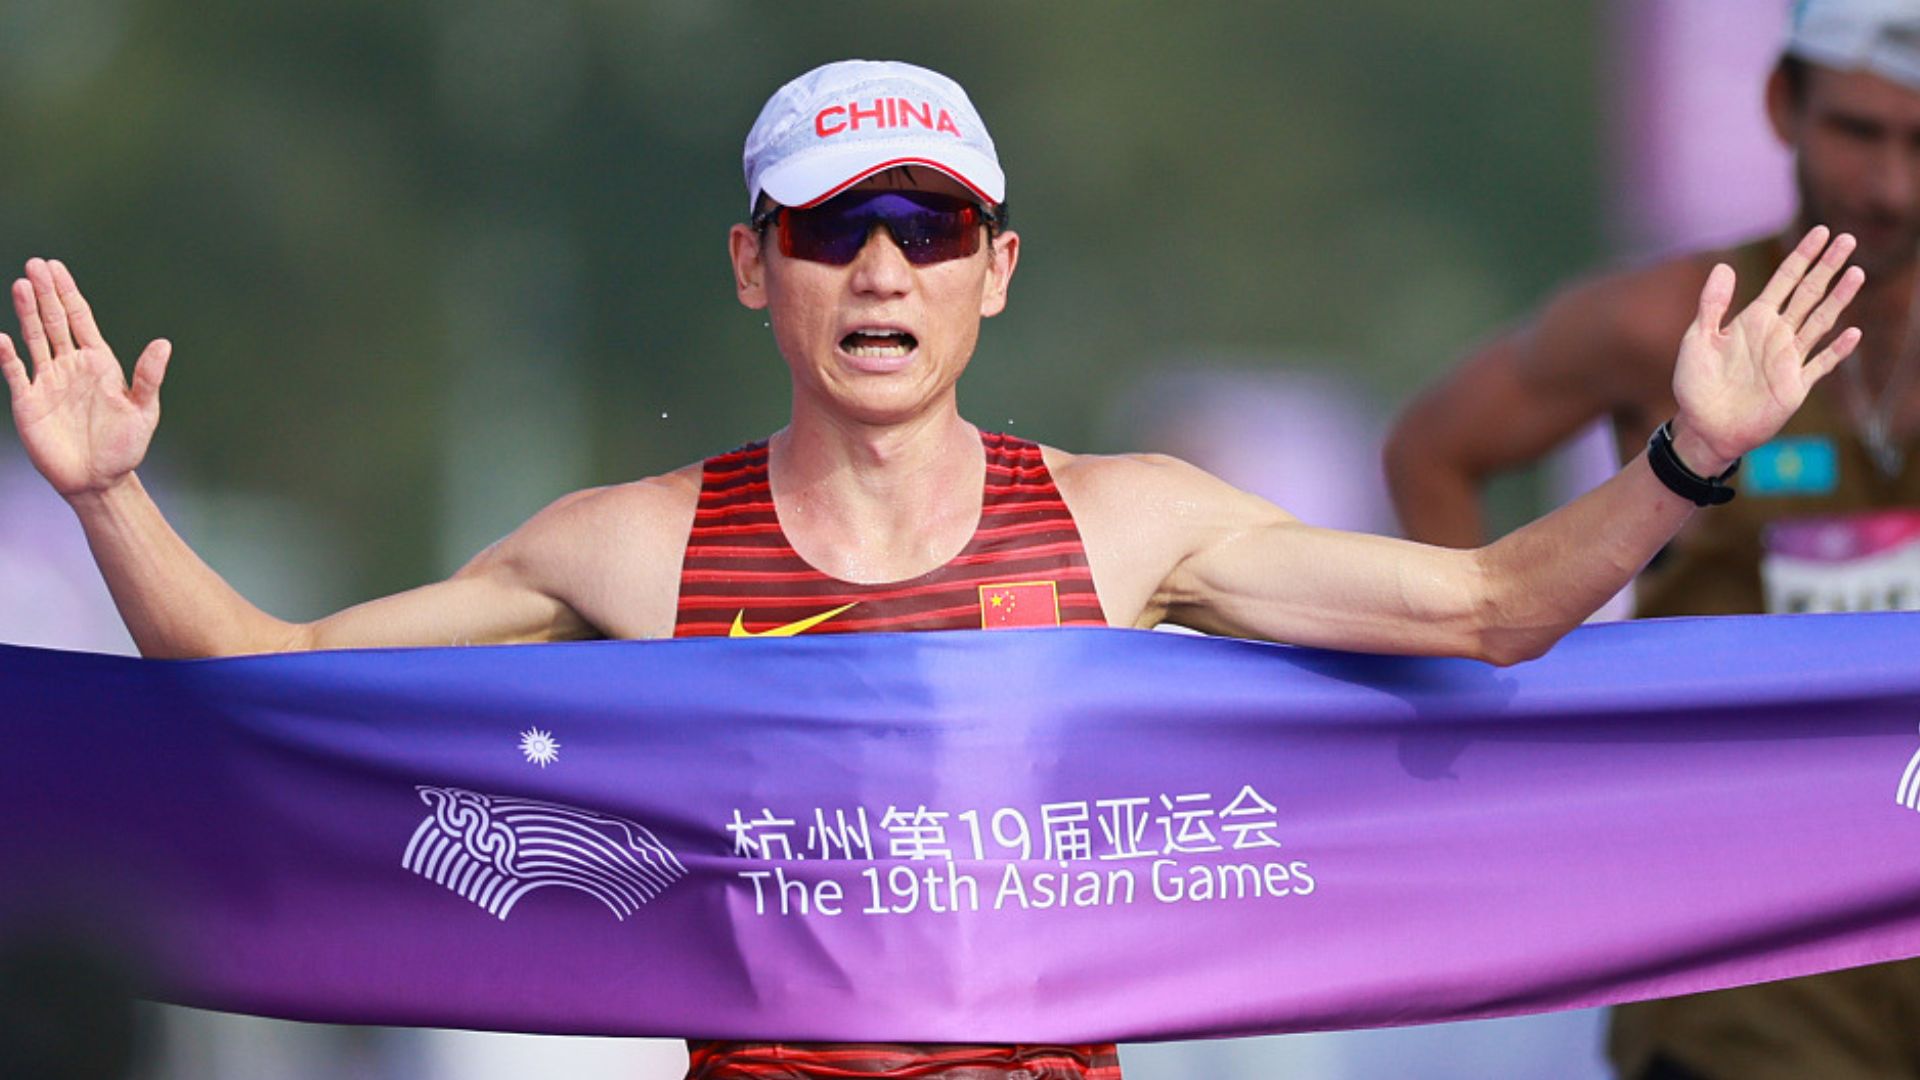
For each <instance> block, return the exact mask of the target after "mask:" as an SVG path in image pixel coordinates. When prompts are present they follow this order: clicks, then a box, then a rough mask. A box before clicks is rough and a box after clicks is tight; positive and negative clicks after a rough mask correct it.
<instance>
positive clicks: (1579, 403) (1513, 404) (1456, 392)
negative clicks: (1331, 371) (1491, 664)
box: [1384, 260, 1708, 547]
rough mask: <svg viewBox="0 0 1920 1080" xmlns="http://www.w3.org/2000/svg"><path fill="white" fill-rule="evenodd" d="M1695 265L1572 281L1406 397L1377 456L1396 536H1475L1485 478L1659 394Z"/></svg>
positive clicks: (1694, 283)
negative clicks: (1533, 314) (1398, 529)
mask: <svg viewBox="0 0 1920 1080" xmlns="http://www.w3.org/2000/svg"><path fill="white" fill-rule="evenodd" d="M1707 269H1708V268H1707V267H1706V266H1704V265H1698V264H1697V263H1696V261H1694V260H1686V261H1681V262H1674V263H1668V264H1664V265H1662V266H1658V267H1654V268H1652V269H1649V270H1641V271H1636V272H1633V273H1630V274H1623V275H1617V276H1614V277H1610V278H1603V279H1599V280H1596V281H1591V282H1587V283H1584V284H1582V285H1579V286H1577V287H1575V288H1573V289H1570V290H1568V291H1567V292H1566V293H1564V294H1562V295H1561V296H1559V297H1557V298H1555V299H1554V300H1553V302H1551V303H1550V304H1548V305H1547V307H1546V308H1545V309H1544V310H1543V311H1542V312H1541V313H1540V314H1539V316H1538V317H1537V318H1536V319H1535V320H1533V321H1532V322H1531V323H1530V324H1528V325H1526V326H1523V327H1521V328H1519V329H1516V330H1514V331H1511V332H1509V333H1507V334H1504V335H1502V336H1501V337H1499V338H1497V339H1495V340H1494V341H1492V342H1490V343H1489V344H1487V345H1485V346H1483V347H1482V348H1480V349H1479V350H1478V351H1476V352H1475V353H1473V354H1472V355H1471V356H1469V357H1468V358H1467V359H1466V360H1464V361H1463V362H1462V363H1461V364H1460V365H1459V366H1458V367H1457V368H1455V369H1454V370H1453V371H1451V372H1449V373H1448V374H1447V375H1446V376H1445V377H1444V378H1442V379H1441V380H1440V381H1439V382H1437V383H1435V384H1434V385H1433V386H1432V387H1430V388H1429V389H1427V390H1426V391H1425V392H1424V393H1423V394H1421V395H1420V397H1418V398H1416V399H1415V400H1414V402H1413V403H1412V404H1411V405H1409V406H1408V407H1407V409H1406V410H1405V411H1404V412H1403V413H1402V414H1401V416H1400V418H1399V419H1398V421H1396V423H1395V425H1394V430H1393V432H1392V433H1391V434H1390V435H1389V436H1388V440H1387V445H1386V450H1385V455H1384V457H1385V464H1386V473H1387V484H1388V487H1389V488H1390V490H1391V491H1392V494H1393V503H1394V508H1395V510H1396V511H1397V512H1398V513H1399V515H1400V523H1401V526H1402V528H1403V529H1404V530H1405V532H1406V535H1407V536H1409V537H1410V538H1412V539H1415V540H1420V541H1423V542H1425V543H1430V544H1444V545H1446V546H1448V547H1475V546H1477V545H1479V544H1482V543H1485V542H1486V523H1485V514H1484V509H1483V504H1482V499H1481V494H1482V490H1483V489H1484V487H1485V485H1486V482H1487V480H1488V479H1490V478H1491V477H1493V476H1495V475H1498V474H1499V473H1502V472H1505V471H1507V470H1510V469H1515V468H1519V467H1522V466H1524V465H1527V464H1530V463H1532V462H1534V461H1537V460H1539V459H1540V458H1541V457H1542V456H1544V455H1545V454H1546V453H1547V452H1548V451H1550V450H1552V449H1553V448H1554V447H1555V446H1558V445H1560V444H1561V443H1563V442H1565V441H1566V440H1567V439H1568V438H1570V437H1572V436H1573V435H1574V434H1576V433H1577V432H1579V431H1580V430H1581V429H1582V428H1584V427H1585V426H1586V425H1588V424H1590V423H1592V422H1593V421H1594V420H1596V419H1599V418H1601V417H1604V416H1606V415H1608V414H1609V413H1613V412H1617V411H1620V410H1622V409H1635V410H1645V409H1651V408H1655V407H1657V405H1656V403H1660V402H1664V401H1665V400H1666V399H1667V398H1668V396H1669V392H1670V391H1669V386H1670V383H1671V379H1672V364H1673V343H1674V341H1675V340H1677V339H1678V338H1679V336H1680V334H1681V333H1682V332H1683V331H1684V329H1685V328H1686V325H1687V321H1688V320H1689V319H1690V318H1691V317H1692V316H1693V310H1692V308H1691V307H1690V306H1689V304H1688V297H1689V296H1691V295H1694V294H1697V293H1698V291H1699V289H1700V287H1701V286H1702V285H1703V284H1704V282H1705V278H1706V271H1707ZM1660 419H1665V417H1664V416H1662V417H1660Z"/></svg>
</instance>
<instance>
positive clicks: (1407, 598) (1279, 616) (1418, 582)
mask: <svg viewBox="0 0 1920 1080" xmlns="http://www.w3.org/2000/svg"><path fill="white" fill-rule="evenodd" d="M1852 249H1853V242H1852V239H1851V238H1850V237H1846V236H1842V237H1840V238H1838V239H1837V240H1835V241H1834V242H1833V243H1831V244H1828V243H1827V232H1826V230H1825V229H1815V230H1814V231H1813V232H1811V233H1809V234H1808V236H1807V237H1806V239H1804V240H1803V241H1801V243H1800V245H1799V247H1798V248H1796V249H1795V251H1794V252H1793V254H1791V255H1789V256H1788V257H1787V259H1786V261H1785V262H1784V263H1783V264H1782V265H1781V267H1780V269H1779V271H1778V272H1777V273H1776V274H1775V275H1774V277H1773V278H1772V280H1771V281H1770V282H1769V284H1768V285H1767V287H1766V289H1765V290H1764V291H1762V292H1761V294H1760V296H1759V298H1758V299H1757V300H1755V301H1754V303H1753V304H1752V305H1750V306H1749V307H1748V308H1747V309H1746V310H1745V311H1743V312H1741V313H1740V315H1739V316H1738V317H1737V318H1735V319H1734V321H1733V322H1732V323H1730V324H1728V323H1726V322H1725V318H1726V314H1727V309H1728V307H1729V305H1730V304H1731V302H1732V297H1733V285H1734V281H1733V271H1732V270H1731V269H1730V268H1728V267H1725V266H1720V267H1716V268H1715V269H1714V271H1713V273H1712V274H1711V275H1710V276H1709V277H1708V280H1707V284H1706V287H1705V288H1704V289H1703V290H1702V293H1701V297H1700V305H1699V310H1698V315H1697V317H1696V318H1695V321H1694V324H1693V325H1692V327H1690V328H1689V329H1688V331H1687V334H1686V337H1685V339H1684V340H1683V341H1682V343H1681V348H1680V355H1679V358H1678V360H1677V362H1676V366H1675V371H1674V395H1675V398H1676V400H1677V401H1678V403H1679V410H1680V413H1679V416H1678V418H1677V419H1676V421H1675V428H1676V434H1675V439H1674V443H1675V449H1676V451H1677V452H1678V454H1679V456H1680V458H1681V460H1682V462H1684V463H1685V464H1686V465H1687V466H1688V467H1689V468H1691V469H1692V470H1693V471H1694V472H1695V473H1696V474H1699V475H1702V476H1712V475H1717V474H1719V473H1720V472H1722V471H1724V470H1725V469H1726V468H1727V466H1728V465H1729V464H1731V462H1732V461H1733V460H1734V459H1735V458H1737V457H1738V456H1740V455H1741V454H1743V453H1745V452H1746V451H1748V450H1750V449H1752V448H1753V447H1755V446H1758V445H1760V444H1761V443H1762V442H1765V441H1766V440H1767V439H1768V438H1770V437H1771V436H1772V435H1773V434H1774V432H1776V431H1778V430H1779V428H1780V426H1781V425H1782V424H1784V423H1785V422H1786V421H1787V419H1788V418H1789V417H1790V416H1792V415H1793V413H1794V411H1795V410H1796V409H1798V408H1799V407H1800V404H1801V402H1802V401H1804V400H1805V398H1806V395H1807V392H1808V391H1809V390H1810V389H1811V388H1812V386H1813V385H1814V383H1816V382H1817V381H1818V380H1819V379H1820V378H1821V377H1822V376H1824V375H1825V374H1826V373H1827V372H1829V371H1831V370H1832V369H1833V367H1834V366H1835V365H1837V364H1838V363H1839V362H1840V361H1841V360H1842V359H1843V358H1845V357H1846V356H1847V355H1848V354H1849V353H1851V352H1852V351H1853V349H1854V347H1855V346H1856V345H1858V344H1859V340H1860V335H1859V332H1858V331H1857V330H1853V329H1849V330H1847V331H1845V332H1844V333H1842V334H1840V335H1839V336H1838V337H1836V338H1835V339H1834V341H1833V343H1832V344H1831V345H1829V346H1828V347H1827V348H1826V349H1824V350H1822V351H1820V352H1819V353H1818V354H1817V355H1813V350H1814V346H1815V345H1817V344H1818V343H1819V342H1820V341H1821V340H1822V339H1823V338H1825V336H1826V335H1827V333H1828V331H1830V330H1831V329H1832V328H1833V326H1834V325H1835V323H1836V322H1837V320H1838V318H1839V315H1840V313H1841V311H1842V310H1843V309H1844V308H1845V307H1846V305H1847V304H1848V303H1849V302H1850V301H1851V300H1852V299H1853V297H1854V295H1855V294H1856V293H1857V292H1858V291H1859V288H1860V285H1861V283H1862V281H1863V279H1864V277H1863V275H1862V273H1861V272H1860V270H1859V269H1857V268H1852V269H1847V270H1845V271H1844V272H1842V271H1841V268H1842V266H1844V264H1845V262H1846V258H1847V256H1848V255H1849V254H1850V253H1851V252H1852ZM1836 278H1837V282H1836ZM1829 285H1831V286H1832V290H1831V292H1829V291H1828V287H1829ZM1810 356H1811V359H1809V357H1810ZM1152 468H1154V469H1156V470H1158V475H1159V479H1158V480H1153V479H1148V480H1146V481H1145V482H1144V483H1143V485H1142V486H1143V487H1145V488H1146V489H1147V490H1149V491H1155V490H1157V491H1159V492H1160V496H1159V497H1160V498H1162V499H1164V500H1165V501H1166V503H1167V505H1168V507H1169V509H1168V511H1167V514H1166V515H1163V516H1172V515H1173V514H1175V513H1178V514H1181V515H1183V516H1184V517H1185V518H1186V519H1187V520H1190V521H1194V522H1196V523H1197V524H1196V525H1194V526H1190V527H1189V528H1188V532H1189V534H1190V535H1191V536H1192V537H1193V540H1194V542H1193V543H1192V544H1191V546H1190V548H1189V549H1188V550H1187V551H1186V552H1185V554H1184V555H1183V557H1181V558H1179V560H1178V562H1177V564H1176V565H1175V567H1174V570H1173V572H1172V573H1171V574H1169V575H1168V576H1167V577H1166V578H1165V580H1164V582H1163V583H1162V585H1161V588H1160V591H1159V593H1158V594H1157V595H1156V597H1155V599H1154V600H1153V601H1152V602H1151V603H1150V604H1149V605H1148V614H1149V615H1152V614H1155V613H1157V612H1164V613H1165V614H1166V616H1167V617H1168V618H1169V619H1171V620H1173V621H1176V622H1184V623H1187V624H1189V625H1194V626H1197V627H1198V628H1200V629H1206V630H1212V631H1217V632H1226V633H1233V634H1238V635H1243V636H1256V637H1266V638H1272V639H1276V640H1281V641H1290V642H1297V643H1301V644H1310V645H1320V646H1325V647H1330V648H1340V649H1356V650H1363V651H1373V652H1402V653H1425V654H1443V655H1464V656H1474V657H1480V658H1483V659H1488V660H1493V661H1496V662H1513V661H1517V660H1522V659H1526V658H1529V657H1532V656H1537V655H1539V654H1540V653H1541V652H1544V651H1545V650H1546V649H1547V648H1548V647H1549V646H1550V645H1552V643H1553V642H1554V641H1556V640H1558V639H1559V638H1560V637H1561V636H1562V635H1563V634H1565V633H1566V632H1567V631H1568V630H1570V629H1572V628H1573V627H1574V626H1577V625H1578V624H1579V623H1580V621H1581V620H1582V619H1584V618H1585V617H1586V616H1587V615H1588V614H1590V613H1591V612H1592V611H1593V610H1594V609H1596V608H1598V607H1599V606H1600V605H1601V604H1602V603H1604V602H1605V601H1606V599H1607V598H1608V597H1610V596H1612V595H1613V594H1614V592H1616V591H1617V590H1618V589H1619V588H1620V587H1621V586H1622V585H1624V584H1625V583H1626V582H1627V581H1628V579H1630V578H1631V577H1632V576H1633V575H1634V574H1635V573H1637V572H1638V571H1639V569H1640V567H1642V566H1643V565H1644V564H1645V563H1646V561H1647V560H1648V559H1649V558H1651V557H1652V556H1653V554H1654V552H1656V551H1658V550H1659V548H1660V547H1661V545H1663V544H1665V543H1666V542H1667V541H1668V540H1669V539H1671V537H1672V536H1673V534H1674V532H1675V531H1676V530H1678V529H1679V527H1680V525H1681V524H1682V523H1683V522H1684V521H1685V520H1686V519H1687V517H1688V516H1689V515H1690V514H1691V513H1693V511H1694V507H1693V504H1692V503H1690V502H1688V501H1687V500H1685V499H1683V498H1681V497H1679V496H1678V495H1675V494H1673V493H1672V492H1671V491H1669V490H1668V489H1667V487H1666V486H1665V485H1664V484H1662V483H1661V482H1660V480H1659V479H1658V478H1657V477H1656V476H1655V475H1654V474H1653V471H1652V470H1651V469H1650V468H1649V467H1648V465H1647V460H1646V456H1645V455H1644V454H1642V455H1641V456H1640V457H1638V458H1636V459H1635V460H1634V461H1633V462H1632V463H1630V464H1629V465H1628V466H1627V467H1626V469H1624V470H1622V471H1621V472H1620V473H1619V474H1618V475H1617V476H1615V477H1614V478H1613V479H1612V480H1610V481H1608V482H1607V483H1606V484H1604V485H1602V486H1601V487H1599V488H1597V489H1595V490H1594V491H1592V492H1589V493H1588V494H1587V495H1586V496H1584V497H1582V498H1581V499H1579V500H1577V501H1575V502H1574V503H1572V504H1570V505H1568V506H1565V507H1562V508H1561V509H1559V510H1557V511H1555V512H1554V513H1552V514H1549V515H1547V516H1546V517H1544V518H1542V519H1540V520H1538V521H1536V522H1533V523H1532V524H1530V525H1528V526H1526V527H1525V528H1522V529H1520V530H1517V531H1516V532H1514V533H1512V534H1511V535H1509V536H1507V537H1505V538H1503V539H1502V540H1500V541H1498V542H1496V543H1494V544H1491V545H1488V546H1486V547H1483V548H1478V549H1474V550H1470V551H1459V550H1451V549H1443V548H1434V547H1426V546H1423V545H1419V544H1413V543H1408V542H1404V541H1398V540H1390V539H1387V538H1384V537H1372V536H1359V535H1354V534H1348V533H1337V532H1333V531H1330V530H1324V529H1315V528H1311V527H1308V526H1305V525H1302V524H1300V523H1299V522H1297V521H1295V520H1293V519H1292V518H1290V517H1289V516H1287V515H1286V514H1284V513H1282V512H1281V511H1279V510H1278V509H1276V508H1274V507H1272V506H1271V505H1269V504H1267V503H1265V502H1264V501H1262V500H1259V499H1256V498H1253V497H1252V496H1248V495H1244V494H1241V493H1239V492H1235V491H1233V490H1232V489H1231V488H1228V487H1226V485H1224V484H1221V483H1219V482H1218V481H1215V480H1212V479H1211V478H1210V477H1205V475H1204V474H1201V473H1199V471H1198V470H1192V469H1187V468H1185V467H1184V466H1178V465H1177V464H1164V463H1163V464H1160V465H1157V466H1153V467H1152ZM1706 512H1707V513H1711V512H1712V511H1710V510H1709V511H1706Z"/></svg>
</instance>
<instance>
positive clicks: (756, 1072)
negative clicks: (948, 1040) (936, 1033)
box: [687, 1043, 1120, 1080]
mask: <svg viewBox="0 0 1920 1080" xmlns="http://www.w3.org/2000/svg"><path fill="white" fill-rule="evenodd" d="M688 1049H689V1052H688V1059H689V1060H688V1067H687V1080H823V1078H827V1077H834V1078H839V1077H853V1078H858V1080H885V1078H893V1080H907V1078H911V1080H1014V1078H1016V1077H1017V1078H1019V1080H1120V1052H1119V1051H1118V1050H1117V1049H1116V1048H1115V1047H1114V1046H1113V1044H1111V1043H1108V1044H1107V1045H1104V1046H952V1045H917V1044H901V1043H783V1044H758V1045H756V1044H749V1043H694V1044H692V1045H691V1046H690V1047H689V1048H688Z"/></svg>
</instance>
